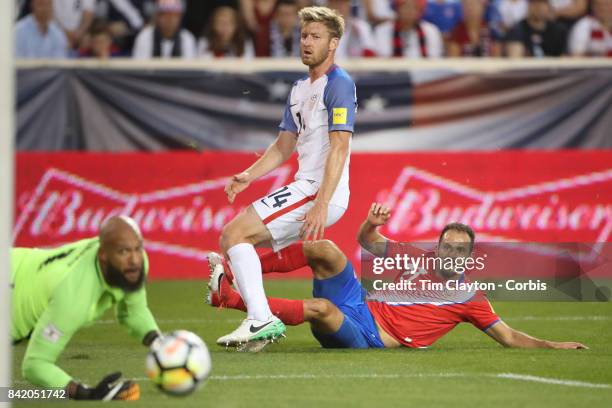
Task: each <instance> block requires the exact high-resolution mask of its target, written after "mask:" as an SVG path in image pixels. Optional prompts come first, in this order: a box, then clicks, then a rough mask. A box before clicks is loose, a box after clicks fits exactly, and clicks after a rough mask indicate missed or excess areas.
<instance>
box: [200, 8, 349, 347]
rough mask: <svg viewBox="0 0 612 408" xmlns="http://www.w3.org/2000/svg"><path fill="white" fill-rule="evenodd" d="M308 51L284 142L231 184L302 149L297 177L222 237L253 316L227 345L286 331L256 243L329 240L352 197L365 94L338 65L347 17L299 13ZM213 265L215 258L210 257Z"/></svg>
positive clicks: (237, 187)
mask: <svg viewBox="0 0 612 408" xmlns="http://www.w3.org/2000/svg"><path fill="white" fill-rule="evenodd" d="M299 18H300V25H301V41H300V53H301V58H302V62H303V63H304V64H305V65H307V66H308V76H306V77H304V78H303V79H300V80H298V81H297V82H295V84H294V85H293V88H292V89H291V93H290V95H289V98H288V100H287V105H286V107H285V113H284V115H283V119H282V121H281V124H280V126H279V127H280V131H279V134H278V137H277V139H276V141H275V142H274V143H273V144H272V145H270V147H268V149H267V150H266V152H265V153H264V155H263V156H262V157H260V158H259V160H257V161H256V162H255V163H254V164H253V165H252V166H250V167H249V168H248V169H246V170H245V171H244V172H242V173H239V174H236V175H235V176H233V177H232V179H231V181H230V182H229V184H228V185H227V186H226V188H225V192H226V194H227V196H228V199H229V201H230V203H231V202H233V201H234V198H235V197H236V194H238V193H240V192H241V191H243V190H244V189H245V188H247V187H248V186H249V184H250V183H251V182H252V181H253V180H255V179H257V178H259V177H262V176H263V175H265V174H267V173H269V172H270V171H272V170H273V169H275V168H277V167H278V166H280V165H281V164H282V163H283V162H285V161H286V160H287V159H288V158H289V157H290V156H291V154H292V153H293V151H294V150H295V149H296V148H297V152H298V161H299V169H298V172H297V174H296V175H295V181H294V182H293V183H291V184H289V185H287V186H284V187H282V188H281V189H279V190H277V191H275V192H273V193H272V194H270V195H268V196H266V197H262V198H261V199H260V200H257V201H255V202H253V203H252V204H251V205H250V206H249V207H248V208H247V209H246V210H245V211H243V212H241V213H240V214H239V215H238V216H237V217H236V218H234V219H233V220H232V221H231V222H230V223H229V224H228V225H226V226H225V228H224V229H223V232H222V234H221V239H220V245H221V248H222V250H223V252H224V253H225V254H226V256H227V259H229V262H230V263H231V265H232V270H233V271H234V275H235V277H236V283H237V285H238V288H239V290H240V294H241V296H242V298H243V299H244V301H245V304H246V306H247V309H248V314H247V318H246V319H245V320H244V321H243V322H242V324H241V325H240V326H239V327H238V328H237V329H236V330H234V331H233V332H232V333H230V334H228V335H226V336H223V337H221V338H219V339H218V340H217V343H218V344H220V345H225V346H238V345H240V344H245V343H249V342H258V343H261V342H262V341H264V343H265V340H273V339H275V338H278V337H279V336H282V335H283V334H284V332H285V325H284V324H283V323H282V322H281V321H280V320H279V319H278V318H277V317H275V316H274V315H273V314H272V312H271V311H270V307H269V305H268V302H267V300H266V295H265V292H264V288H263V281H262V276H261V263H260V260H259V257H258V256H257V252H256V251H255V245H257V244H262V243H267V242H269V243H271V244H272V248H273V249H274V250H275V251H278V250H280V249H282V248H284V247H286V246H288V245H289V244H291V243H292V242H294V241H296V240H298V239H300V238H303V239H305V240H309V239H312V240H317V239H321V238H322V237H323V233H324V230H325V227H327V226H329V225H332V224H334V223H335V222H336V221H338V220H339V219H340V217H341V216H342V215H343V214H344V212H345V210H346V208H347V207H348V200H349V180H348V178H349V169H348V168H349V155H350V145H351V136H352V132H353V127H354V122H355V114H356V111H357V96H356V91H355V83H354V82H353V80H352V79H351V78H350V76H349V75H348V74H347V73H346V72H345V71H344V70H342V69H341V68H339V67H338V66H336V65H335V64H334V54H335V52H336V49H337V47H338V43H339V41H340V38H341V37H342V34H343V31H344V20H343V19H342V17H341V16H340V15H339V14H338V13H337V12H336V11H334V10H331V9H329V8H326V7H306V8H304V9H302V10H301V11H300V12H299ZM209 262H211V261H210V260H209Z"/></svg>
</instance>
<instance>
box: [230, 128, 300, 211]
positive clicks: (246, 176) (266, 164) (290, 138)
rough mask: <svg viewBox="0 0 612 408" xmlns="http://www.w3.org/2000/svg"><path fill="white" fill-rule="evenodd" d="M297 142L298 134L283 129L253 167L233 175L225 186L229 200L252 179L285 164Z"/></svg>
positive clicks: (232, 200)
mask: <svg viewBox="0 0 612 408" xmlns="http://www.w3.org/2000/svg"><path fill="white" fill-rule="evenodd" d="M295 144H296V134H295V133H293V132H288V131H286V130H281V131H280V132H279V133H278V137H277V138H276V140H275V141H274V143H272V144H271V145H270V146H269V147H268V148H267V149H266V151H265V153H264V154H263V155H262V156H261V157H260V158H259V159H257V161H256V162H255V163H253V164H252V165H251V167H249V168H248V169H246V170H245V171H243V172H242V173H238V174H235V175H233V176H232V178H231V179H230V181H229V183H228V184H227V186H225V194H227V198H228V200H229V202H230V203H233V202H234V199H235V198H236V195H237V194H238V193H240V192H241V191H243V190H244V189H246V188H247V187H248V186H249V184H251V182H252V181H254V180H257V179H258V178H259V177H262V176H265V175H266V174H268V173H269V172H271V171H272V170H274V169H275V168H277V167H278V166H280V165H281V164H283V163H284V162H285V161H286V160H287V159H288V158H289V157H290V156H291V154H292V153H293V151H294V150H295Z"/></svg>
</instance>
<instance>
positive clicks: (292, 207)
mask: <svg viewBox="0 0 612 408" xmlns="http://www.w3.org/2000/svg"><path fill="white" fill-rule="evenodd" d="M316 196H317V195H316V194H314V195H311V196H308V197H304V198H302V199H301V200H300V201H296V202H295V203H293V204H291V205H290V206H289V207H285V208H283V209H282V210H280V211H279V212H276V213H274V214H271V215H268V216H267V217H266V218H264V219H263V223H264V224H268V223H269V222H272V221H274V220H275V219H277V218H278V217H280V216H281V215H283V214H287V213H288V212H289V211H293V210H295V209H296V208H298V207H301V206H303V205H304V204H306V203H307V202H309V201H312V200H314V199H315V197H316Z"/></svg>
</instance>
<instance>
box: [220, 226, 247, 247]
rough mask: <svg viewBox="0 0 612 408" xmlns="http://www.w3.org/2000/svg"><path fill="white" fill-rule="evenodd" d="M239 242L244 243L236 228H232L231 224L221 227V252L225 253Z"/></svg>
mask: <svg viewBox="0 0 612 408" xmlns="http://www.w3.org/2000/svg"><path fill="white" fill-rule="evenodd" d="M240 242H244V239H243V237H242V236H241V235H240V233H239V231H238V229H237V228H234V227H233V225H232V224H231V223H230V224H228V225H226V226H225V227H223V230H222V231H221V236H220V237H219V246H220V247H221V249H222V250H223V252H227V250H228V249H230V248H231V247H233V246H234V245H236V244H239V243H240Z"/></svg>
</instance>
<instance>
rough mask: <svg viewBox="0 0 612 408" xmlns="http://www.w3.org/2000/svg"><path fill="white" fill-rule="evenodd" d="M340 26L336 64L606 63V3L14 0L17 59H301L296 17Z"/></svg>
mask: <svg viewBox="0 0 612 408" xmlns="http://www.w3.org/2000/svg"><path fill="white" fill-rule="evenodd" d="M311 5H322V6H327V7H330V8H333V9H336V10H338V12H339V13H341V14H342V15H343V16H344V18H345V24H346V27H345V34H344V36H343V38H342V40H341V42H340V45H339V49H338V50H337V52H336V56H337V59H345V58H359V57H384V58H390V57H395V58H412V59H415V58H440V57H499V56H508V57H551V56H562V55H572V56H593V57H612V0H318V1H313V0H233V1H232V0H184V1H182V0H17V6H16V12H17V14H16V16H15V21H16V23H15V24H16V25H15V55H16V57H17V58H101V59H105V58H112V57H133V58H138V59H149V58H183V59H197V58H204V59H205V58H227V57H231V58H254V57H273V58H276V57H280V58H283V57H298V56H299V48H300V27H299V21H298V15H297V13H298V11H299V10H300V9H301V8H303V7H307V6H311Z"/></svg>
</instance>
